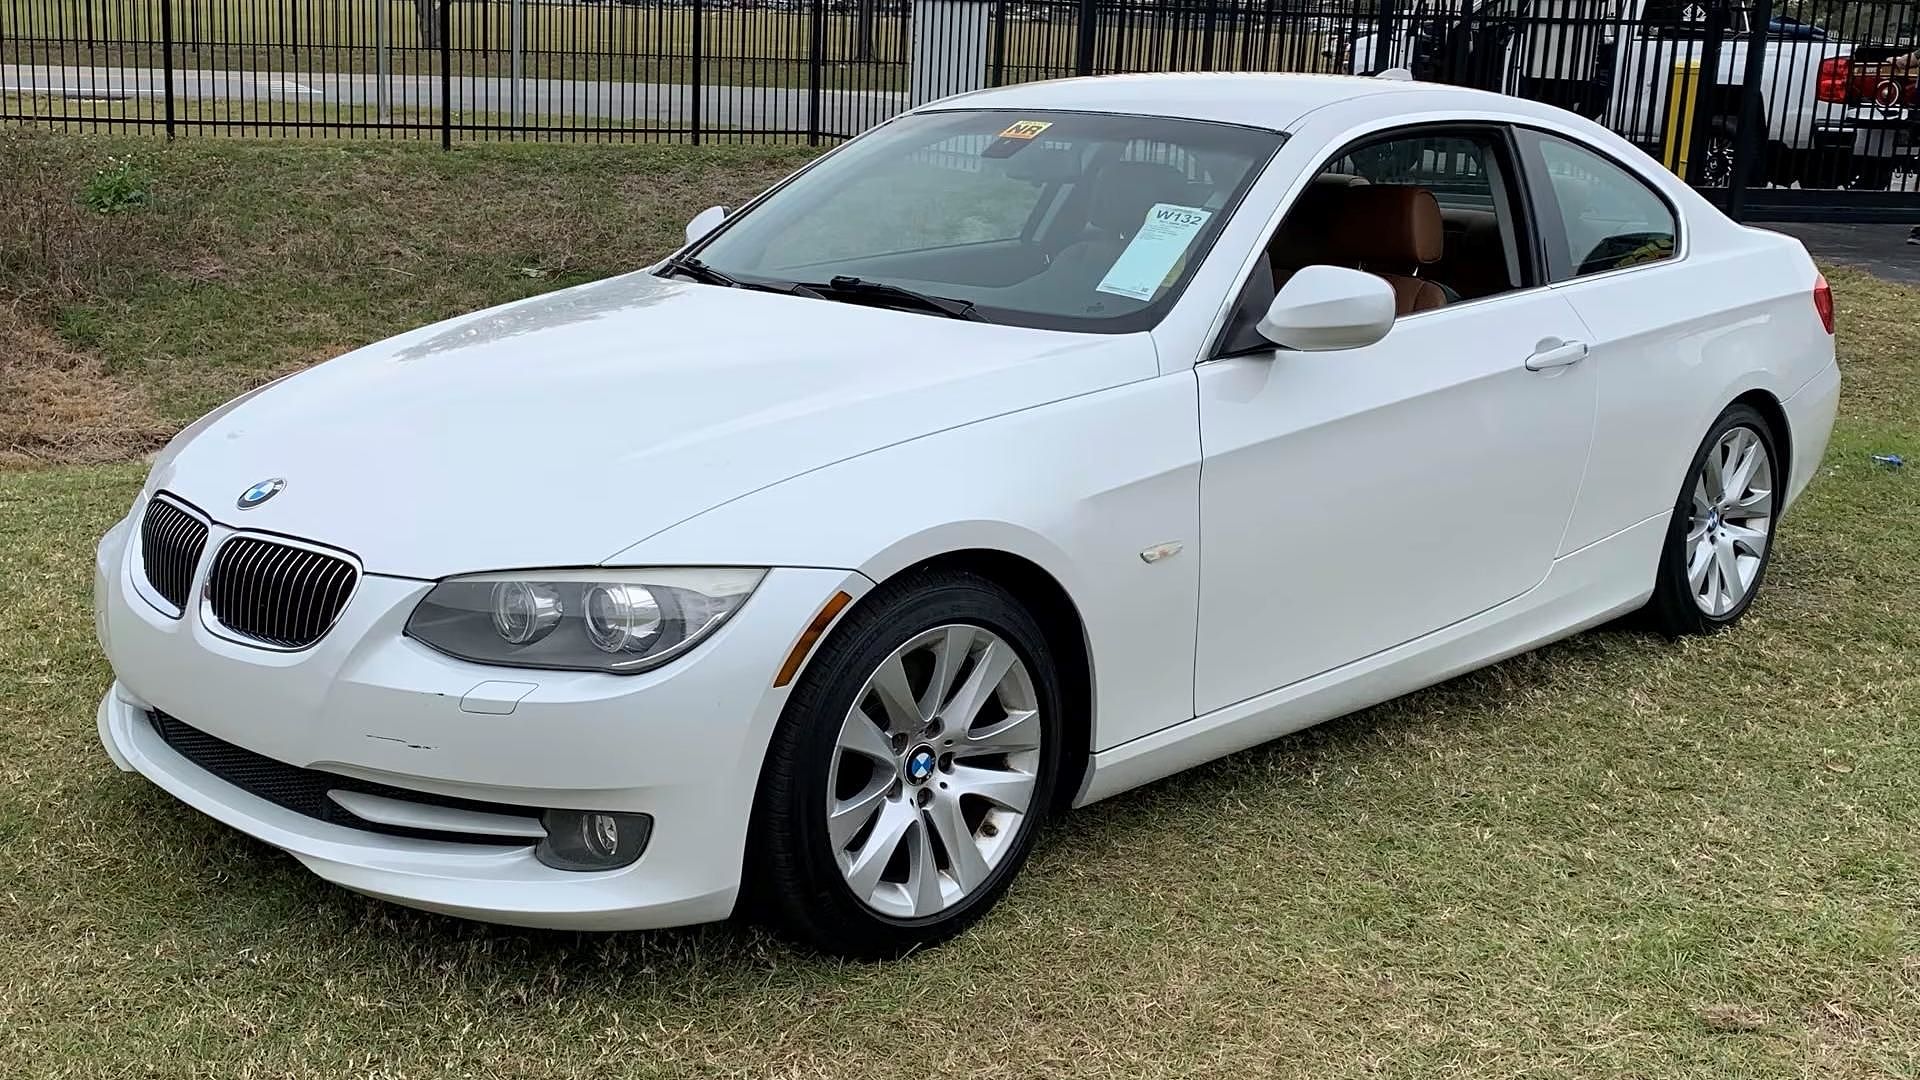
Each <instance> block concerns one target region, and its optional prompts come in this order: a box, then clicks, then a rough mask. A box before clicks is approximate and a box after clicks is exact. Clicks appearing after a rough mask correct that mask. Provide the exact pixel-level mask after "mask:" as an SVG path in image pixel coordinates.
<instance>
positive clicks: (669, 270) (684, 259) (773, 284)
mask: <svg viewBox="0 0 1920 1080" xmlns="http://www.w3.org/2000/svg"><path fill="white" fill-rule="evenodd" d="M660 269H661V271H662V272H663V273H666V274H668V275H672V274H681V275H684V276H686V277H690V278H692V279H693V280H695V281H698V282H700V283H702V284H705V285H724V286H726V287H727V288H729V289H752V290H754V291H755V292H777V293H787V294H789V295H793V296H811V297H816V298H817V297H818V296H819V295H820V294H819V293H818V292H816V291H815V290H813V289H812V288H810V287H808V286H806V285H802V284H800V283H799V282H797V281H741V280H740V279H739V278H737V277H734V276H733V275H731V274H728V273H725V272H723V271H720V270H716V269H714V268H713V267H711V266H708V265H707V264H706V263H704V262H701V261H700V260H699V259H696V258H694V257H693V256H692V255H682V256H679V257H678V258H673V259H668V260H667V261H666V262H664V263H662V264H660Z"/></svg>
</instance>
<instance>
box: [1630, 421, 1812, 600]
mask: <svg viewBox="0 0 1920 1080" xmlns="http://www.w3.org/2000/svg"><path fill="white" fill-rule="evenodd" d="M1778 447H1779V443H1778V438H1777V436H1776V435H1775V433H1774V431H1773V428H1772V426H1771V425H1770V424H1769V423H1768V422H1767V419H1766V418H1765V417H1764V416H1762V415H1760V413H1759V412H1758V411H1757V410H1755V409H1754V408H1753V407H1751V406H1749V405H1743V404H1735V405H1730V406H1728V407H1727V410H1726V411H1725V412H1723V413H1721V414H1720V417H1719V419H1717V420H1715V421H1714V424H1713V427H1712V428H1710V429H1709V430H1708V431H1707V436H1706V438H1704V439H1702V440H1701V442H1700V448H1699V449H1698V450H1697V451H1695V452H1694V455H1693V460H1692V462H1691V463H1690V464H1689V465H1688V466H1687V473H1686V479H1685V480H1684V481H1683V482H1682V484H1681V486H1680V494H1679V495H1678V496H1677V497H1676V498H1675V500H1674V506H1673V516H1672V519H1671V521H1669V523H1668V525H1667V539H1666V543H1665V545H1664V546H1663V547H1662V548H1661V551H1660V568H1659V571H1658V573H1657V575H1656V576H1655V579H1654V590H1653V599H1652V600H1651V601H1649V602H1648V604H1647V611H1648V614H1649V615H1650V616H1651V619H1652V622H1653V624H1654V626H1655V627H1656V628H1657V629H1659V630H1660V631H1661V632H1662V633H1664V634H1666V635H1667V636H1668V637H1680V636H1683V635H1687V634H1707V633H1712V632H1714V631H1717V630H1722V629H1725V628H1726V627H1729V626H1732V625H1733V624H1734V623H1736V622H1739V621H1740V617H1741V616H1742V615H1745V614H1746V613H1747V609H1748V608H1749V607H1751V606H1752V605H1753V600H1754V597H1756V596H1758V595H1759V593H1760V587H1761V584H1762V582H1764V581H1765V579H1766V572H1767V563H1768V561H1769V560H1770V559H1771V558H1772V555H1773V534H1774V527H1775V526H1776V525H1777V524H1778V522H1779V519H1780V499H1781V497H1782V496H1783V495H1784V494H1785V487H1784V485H1785V483H1786V478H1785V476H1784V475H1783V473H1782V471H1781V466H1782V465H1783V464H1784V462H1783V461H1782V459H1781V457H1780V454H1779V449H1778ZM1749 448H1757V450H1758V453H1759V455H1760V456H1759V457H1758V458H1756V459H1754V463H1753V466H1752V467H1751V468H1747V469H1745V473H1746V475H1745V476H1744V477H1742V476H1741V475H1740V474H1741V472H1742V468H1741V467H1742V464H1743V462H1744V461H1745V460H1746V459H1745V455H1746V453H1747V450H1748V449H1749ZM1729 477H1731V479H1732V480H1733V481H1734V482H1735V483H1736V484H1738V486H1739V490H1738V491H1736V492H1733V493H1732V494H1727V493H1726V492H1725V491H1724V490H1723V489H1724V487H1725V485H1726V483H1727V480H1728V478H1729ZM1756 549H1757V553H1756ZM1727 552H1731V553H1732V554H1731V555H1730V556H1728V555H1727V554H1726V553H1727ZM1729 559H1730V561H1728V560H1729ZM1703 560H1704V570H1703ZM1729 582H1730V583H1731V584H1730V585H1729V584H1728V583H1729Z"/></svg>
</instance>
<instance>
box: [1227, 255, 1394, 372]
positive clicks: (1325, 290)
mask: <svg viewBox="0 0 1920 1080" xmlns="http://www.w3.org/2000/svg"><path fill="white" fill-rule="evenodd" d="M1396 307H1397V305H1396V304H1395V303H1394V298H1393V286H1391V285H1389V284H1387V283H1386V281H1385V280H1384V279H1382V278H1379V277H1376V276H1374V275H1372V274H1369V273H1365V272H1363V271H1360V270H1348V269H1346V268H1344V267H1339V266H1309V267H1307V268H1305V269H1303V270H1301V271H1300V272H1298V273H1296V274H1294V275H1293V277H1292V278H1290V279H1288V281H1287V283H1286V285H1285V286H1283V287H1282V288H1281V290H1280V293H1279V295H1277V296H1275V297H1274V298H1273V303H1272V304H1271V305H1269V306H1268V308H1267V314H1266V317H1265V318H1263V319H1261V320H1260V323H1259V330H1260V336H1261V337H1264V338H1266V339H1267V340H1268V341H1271V342H1273V343H1274V344H1275V345H1284V346H1286V347H1287V348H1289V349H1299V350H1300V351H1302V352H1330V351H1332V350H1335V349H1358V348H1360V347H1361V346H1363V345H1371V344H1373V343H1374V342H1376V341H1379V340H1380V339H1381V338H1383V337H1386V336H1387V331H1389V330H1391V329H1393V318H1394V314H1395V310H1396Z"/></svg>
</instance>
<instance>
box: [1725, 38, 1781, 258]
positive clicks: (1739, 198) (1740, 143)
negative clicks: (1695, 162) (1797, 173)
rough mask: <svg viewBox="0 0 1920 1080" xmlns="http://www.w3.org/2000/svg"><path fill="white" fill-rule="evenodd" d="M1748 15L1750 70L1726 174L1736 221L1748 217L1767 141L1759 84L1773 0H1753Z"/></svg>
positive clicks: (1763, 73) (1729, 205)
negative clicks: (1749, 189) (1750, 191)
mask: <svg viewBox="0 0 1920 1080" xmlns="http://www.w3.org/2000/svg"><path fill="white" fill-rule="evenodd" d="M1747 18H1748V19H1749V20H1750V21H1749V23H1748V26H1747V32H1748V35H1749V39H1750V40H1748V42H1747V70H1746V73H1745V77H1744V78H1743V79H1742V80H1741V82H1740V119H1739V121H1738V122H1737V126H1735V128H1734V129H1733V172H1732V174H1731V175H1730V176H1728V177H1727V216H1728V217H1730V218H1732V219H1733V220H1735V221H1739V220H1741V219H1742V218H1743V217H1745V216H1746V212H1747V187H1748V185H1749V184H1751V183H1753V176H1754V172H1755V165H1757V164H1758V160H1757V159H1758V158H1759V156H1760V153H1761V150H1762V148H1763V147H1765V146H1766V144H1767V137H1766V136H1767V116H1766V113H1765V112H1763V111H1762V110H1761V108H1760V83H1761V82H1762V81H1763V80H1764V79H1765V78H1766V75H1767V46H1766V42H1767V29H1768V27H1769V26H1771V25H1772V23H1773V0H1753V7H1751V8H1749V9H1748V11H1747ZM1762 182H1764V178H1763V181H1762Z"/></svg>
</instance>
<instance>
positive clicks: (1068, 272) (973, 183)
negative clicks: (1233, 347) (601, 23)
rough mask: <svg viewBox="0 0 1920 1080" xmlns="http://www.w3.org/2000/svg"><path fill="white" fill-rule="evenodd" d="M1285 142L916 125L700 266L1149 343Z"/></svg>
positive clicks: (746, 279)
mask: <svg viewBox="0 0 1920 1080" xmlns="http://www.w3.org/2000/svg"><path fill="white" fill-rule="evenodd" d="M1283 139H1284V136H1282V135H1281V134H1279V133H1277V132H1272V131H1260V130H1256V129H1253V128H1244V127H1237V126H1234V125H1228V124H1213V123H1205V122H1201V121H1195V120H1169V119H1164V118H1160V117H1143V116H1109V115H1104V114H1095V113H1073V112H1047V111H1033V112H1020V113H1013V112H1005V111H983V110H974V111H963V112H932V113H916V114H912V115H908V116H904V117H901V118H900V119H898V120H895V121H893V122H892V123H889V124H886V125H884V126H882V127H880V128H878V129H876V130H875V131H873V132H872V133H871V134H868V135H866V136H863V137H862V138H860V139H857V140H855V141H853V142H851V143H849V144H847V145H846V146H845V147H843V148H842V149H840V150H839V151H837V152H836V153H834V154H832V155H830V156H828V157H827V158H825V159H823V160H821V161H820V163H819V164H817V165H815V166H814V167H813V168H811V169H808V170H807V171H806V172H804V173H802V174H801V175H800V176H798V177H796V178H795V179H794V180H793V181H792V182H790V183H788V184H787V185H786V186H785V187H782V188H780V189H779V190H778V191H775V192H774V193H773V194H771V195H769V196H768V197H767V198H766V199H765V200H763V201H762V202H760V203H759V204H758V205H756V206H754V207H752V208H750V209H749V210H748V211H746V212H745V213H742V214H740V215H737V216H736V217H734V218H733V219H730V220H729V221H728V222H727V223H726V224H725V225H724V226H723V227H722V228H721V230H720V231H719V232H718V233H717V234H716V235H714V236H713V237H711V238H710V239H709V240H708V241H707V242H706V243H704V244H702V245H701V246H699V247H698V248H696V249H695V250H694V252H693V254H694V255H695V256H696V257H697V258H698V259H699V260H700V261H701V263H703V264H705V265H704V269H710V270H712V271H718V272H719V273H720V274H723V275H725V276H726V277H728V278H732V279H735V280H736V281H737V282H740V283H746V284H753V285H761V286H765V285H768V284H772V285H775V286H782V285H788V284H791V283H800V284H802V285H806V286H809V287H810V290H798V291H800V292H801V294H802V295H806V294H807V293H808V292H809V291H811V290H817V291H818V292H819V295H820V296H821V297H822V298H823V299H828V300H840V301H845V302H850V303H864V304H873V305H876V306H883V307H899V308H901V309H903V310H916V311H921V310H928V309H929V305H927V304H925V303H921V304H918V305H910V304H908V303H906V302H903V299H902V297H900V296H899V295H898V293H897V292H896V291H891V290H888V289H883V288H875V287H874V286H875V285H882V286H897V287H899V288H901V289H907V290H912V291H913V292H915V293H919V294H923V296H930V297H936V298H939V299H940V300H943V301H944V300H952V301H959V302H960V303H961V304H962V305H971V307H970V308H969V310H968V314H969V315H971V316H973V317H979V318H984V319H985V320H987V321H990V322H997V323H1009V324H1013V325H1016V326H1032V327H1041V328H1047V329H1059V330H1088V331H1094V332H1100V333H1124V332H1131V331H1135V330H1144V329H1147V328H1149V327H1151V326H1153V325H1154V324H1155V323H1156V322H1158V321H1159V320H1160V318H1161V316H1163V315H1164V314H1165V313H1166V310H1167V308H1169V307H1171V306H1172V304H1173V301H1174V299H1175V298H1176V297H1178V296H1179V294H1180V290H1181V289H1183V288H1184V287H1185V286H1186V281H1187V278H1188V277H1189V276H1190V275H1191V274H1192V272H1193V270H1194V269H1195V267H1196V266H1197V265H1198V263H1199V262H1200V260H1201V259H1202V258H1203V257H1204V256H1205V255H1206V252H1207V250H1208V248H1209V247H1210V246H1211V245H1212V243H1213V238H1214V236H1215V235H1216V234H1217V233H1218V232H1219V230H1220V227H1221V226H1222V225H1223V224H1224V223H1225V220H1226V217H1227V215H1228V214H1229V213H1230V212H1231V211H1232V210H1233V207H1234V205H1235V204H1236V203H1237V202H1238V201H1239V199H1240V196H1241V194H1242V193H1243V192H1244V191H1245V190H1246V188H1247V186H1248V185H1249V184H1250V183H1251V182H1252V180H1253V178H1254V176H1255V175H1256V174H1257V173H1258V171H1259V169H1260V166H1262V165H1263V164H1264V163H1265V162H1266V160H1267V159H1268V158H1269V157H1270V156H1271V155H1272V154H1273V152H1274V150H1275V149H1277V148H1278V147H1279V145H1280V143H1281V141H1282V140H1283ZM855 279H857V280H855ZM850 280H851V281H852V282H853V283H852V285H849V284H848V283H849V281H850Z"/></svg>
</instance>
